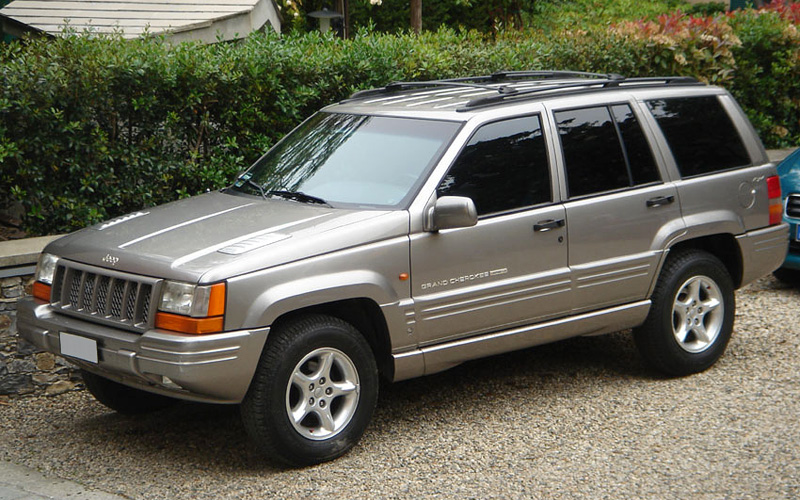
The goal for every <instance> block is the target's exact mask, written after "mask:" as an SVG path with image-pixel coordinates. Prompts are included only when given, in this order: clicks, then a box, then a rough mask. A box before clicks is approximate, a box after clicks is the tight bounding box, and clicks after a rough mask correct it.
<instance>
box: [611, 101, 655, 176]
mask: <svg viewBox="0 0 800 500" xmlns="http://www.w3.org/2000/svg"><path fill="white" fill-rule="evenodd" d="M611 111H612V112H613V114H614V119H615V120H616V122H617V127H618V128H619V132H620V135H621V136H622V146H623V147H624V148H625V149H624V152H625V154H626V157H627V159H628V164H629V165H630V169H631V176H632V177H633V182H632V184H633V185H634V186H636V185H639V184H648V183H651V182H657V181H660V180H661V178H660V176H659V174H658V168H657V167H656V161H655V159H654V158H653V152H652V150H651V149H650V145H649V144H648V143H647V139H646V138H645V136H644V132H642V127H641V125H639V120H637V119H636V115H634V114H633V110H631V107H630V106H628V105H627V104H621V105H617V106H612V107H611Z"/></svg>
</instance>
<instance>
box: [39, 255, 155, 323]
mask: <svg viewBox="0 0 800 500" xmlns="http://www.w3.org/2000/svg"><path fill="white" fill-rule="evenodd" d="M158 283H159V280H156V279H153V278H148V277H146V276H136V275H132V274H126V273H119V272H116V271H111V270H108V269H102V268H95V267H92V266H86V265H84V264H77V263H73V262H65V261H60V262H59V264H58V267H57V268H56V274H55V276H54V279H53V291H52V295H51V297H52V303H51V304H52V305H53V307H55V308H56V309H58V310H60V311H61V312H64V313H66V314H70V315H73V316H78V317H81V318H84V319H90V320H92V321H96V322H98V323H105V324H109V325H112V326H117V327H123V328H125V329H127V330H133V331H144V330H146V329H147V328H148V327H149V326H151V323H152V321H151V319H152V318H151V317H150V311H152V310H154V308H153V304H151V302H152V300H153V297H154V294H153V289H154V288H155V287H156V285H157V284H158Z"/></svg>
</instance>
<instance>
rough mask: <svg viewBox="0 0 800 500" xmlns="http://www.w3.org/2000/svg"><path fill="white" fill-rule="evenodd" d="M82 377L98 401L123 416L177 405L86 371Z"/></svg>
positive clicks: (82, 371) (155, 395)
mask: <svg viewBox="0 0 800 500" xmlns="http://www.w3.org/2000/svg"><path fill="white" fill-rule="evenodd" d="M81 376H82V377H83V383H84V385H85V386H86V388H87V389H89V392H90V393H92V396H94V398H95V399H96V400H97V401H99V402H100V403H102V404H103V405H105V406H107V407H109V408H111V409H112V410H114V411H116V412H117V413H122V414H123V415H141V414H144V413H150V412H154V411H157V410H161V409H163V408H167V407H169V406H172V405H173V404H175V403H177V400H176V399H173V398H169V397H167V396H162V395H160V394H154V393H152V392H147V391H142V390H139V389H134V388H133V387H128V386H127V385H123V384H120V383H118V382H114V381H113V380H109V379H107V378H105V377H101V376H99V375H95V374H94V373H91V372H87V371H86V370H81Z"/></svg>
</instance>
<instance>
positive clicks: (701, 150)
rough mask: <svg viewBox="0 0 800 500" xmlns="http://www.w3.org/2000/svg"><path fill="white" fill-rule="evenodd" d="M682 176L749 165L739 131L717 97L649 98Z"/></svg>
mask: <svg viewBox="0 0 800 500" xmlns="http://www.w3.org/2000/svg"><path fill="white" fill-rule="evenodd" d="M647 106H648V107H649V108H650V112H651V113H653V116H654V117H655V119H656V122H658V125H659V126H660V127H661V131H662V132H663V133H664V137H666V139H667V142H668V143H669V147H670V149H671V150H672V156H673V157H674V158H675V162H676V163H677V164H678V170H679V171H680V173H681V177H692V176H695V175H703V174H708V173H711V172H718V171H720V170H728V169H731V168H736V167H743V166H746V165H750V156H749V155H748V154H747V149H745V147H744V143H743V142H742V138H741V137H740V136H739V132H738V131H737V130H736V127H734V125H733V122H732V121H731V118H730V116H728V113H726V112H725V109H724V108H723V107H722V103H720V101H719V99H718V98H717V97H716V96H702V97H678V98H670V99H655V100H652V101H647Z"/></svg>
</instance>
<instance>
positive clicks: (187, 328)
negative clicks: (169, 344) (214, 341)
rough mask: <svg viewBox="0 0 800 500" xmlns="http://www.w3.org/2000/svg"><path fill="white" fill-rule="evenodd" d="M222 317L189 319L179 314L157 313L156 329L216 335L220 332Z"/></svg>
mask: <svg viewBox="0 0 800 500" xmlns="http://www.w3.org/2000/svg"><path fill="white" fill-rule="evenodd" d="M222 326H223V317H222V316H214V317H210V318H190V317H189V316H181V315H180V314H171V313H165V312H159V313H157V314H156V328H160V329H162V330H170V331H173V332H181V333H192V334H195V335H200V334H204V333H217V332H221V331H222Z"/></svg>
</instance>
